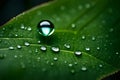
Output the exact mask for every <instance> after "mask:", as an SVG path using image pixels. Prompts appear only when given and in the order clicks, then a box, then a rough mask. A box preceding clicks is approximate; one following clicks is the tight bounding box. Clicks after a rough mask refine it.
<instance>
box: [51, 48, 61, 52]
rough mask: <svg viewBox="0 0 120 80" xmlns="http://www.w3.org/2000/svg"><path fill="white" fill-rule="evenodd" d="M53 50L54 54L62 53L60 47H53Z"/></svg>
mask: <svg viewBox="0 0 120 80" xmlns="http://www.w3.org/2000/svg"><path fill="white" fill-rule="evenodd" d="M51 50H52V51H53V52H56V53H57V52H59V51H60V48H59V47H52V48H51Z"/></svg>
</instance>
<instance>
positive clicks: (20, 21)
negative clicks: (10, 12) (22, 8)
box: [0, 0, 120, 80]
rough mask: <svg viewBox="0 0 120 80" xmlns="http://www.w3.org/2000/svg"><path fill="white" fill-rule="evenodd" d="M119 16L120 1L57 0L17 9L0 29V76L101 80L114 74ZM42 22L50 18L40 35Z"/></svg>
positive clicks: (29, 79) (1, 79)
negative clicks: (49, 27)
mask: <svg viewBox="0 0 120 80" xmlns="http://www.w3.org/2000/svg"><path fill="white" fill-rule="evenodd" d="M119 14H120V9H119V0H55V1H52V2H49V3H46V4H44V5H42V6H37V7H35V8H33V9H31V10H29V11H27V12H23V13H21V14H20V15H18V16H17V17H15V18H13V19H12V20H10V21H9V22H8V23H6V24H5V25H3V26H2V27H1V28H0V80H8V79H9V80H96V79H97V80H99V79H102V78H104V77H106V76H109V75H111V74H114V73H115V72H118V71H119V70H120V61H119V60H120V54H119V53H120V51H119V50H120V46H119V41H120V35H119V32H120V15H119ZM41 20H50V21H51V22H53V24H54V25H55V32H54V34H53V35H51V36H49V37H43V36H41V35H40V34H39V33H38V31H37V24H38V23H39V22H40V21H41ZM38 41H40V42H41V43H38ZM25 43H29V44H27V45H28V46H27V45H26V44H25ZM65 44H69V45H70V48H66V47H65V46H64V45H65ZM19 45H20V46H21V47H20V46H19ZM41 46H46V47H47V51H41V50H40V47H41ZM53 46H56V47H59V48H60V52H58V53H55V52H53V51H52V50H51V47H53ZM75 51H80V52H82V55H80V56H76V55H75V54H74V53H75ZM56 58H57V61H56Z"/></svg>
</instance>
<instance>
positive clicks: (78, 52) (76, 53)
mask: <svg viewBox="0 0 120 80" xmlns="http://www.w3.org/2000/svg"><path fill="white" fill-rule="evenodd" d="M74 54H75V55H76V56H80V55H82V52H81V51H75V52H74Z"/></svg>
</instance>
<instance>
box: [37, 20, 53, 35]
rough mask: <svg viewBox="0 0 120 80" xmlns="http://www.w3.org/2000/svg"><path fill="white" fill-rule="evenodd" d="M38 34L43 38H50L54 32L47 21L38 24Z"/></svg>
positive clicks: (51, 24) (50, 23)
mask: <svg viewBox="0 0 120 80" xmlns="http://www.w3.org/2000/svg"><path fill="white" fill-rule="evenodd" d="M37 27H38V31H39V34H41V35H43V36H50V35H51V34H53V32H54V25H53V23H52V22H50V21H48V20H43V21H41V22H40V23H39V24H38V26H37Z"/></svg>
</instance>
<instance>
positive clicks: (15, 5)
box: [0, 0, 120, 80]
mask: <svg viewBox="0 0 120 80" xmlns="http://www.w3.org/2000/svg"><path fill="white" fill-rule="evenodd" d="M48 1H50V0H0V26H1V25H3V24H4V23H6V22H7V21H8V20H10V19H11V18H12V17H15V16H17V15H18V14H20V13H21V12H23V11H26V10H28V9H30V8H32V7H34V6H37V5H40V4H42V3H45V2H48ZM103 80H120V72H117V73H116V74H114V75H111V76H109V77H107V78H105V79H103Z"/></svg>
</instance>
